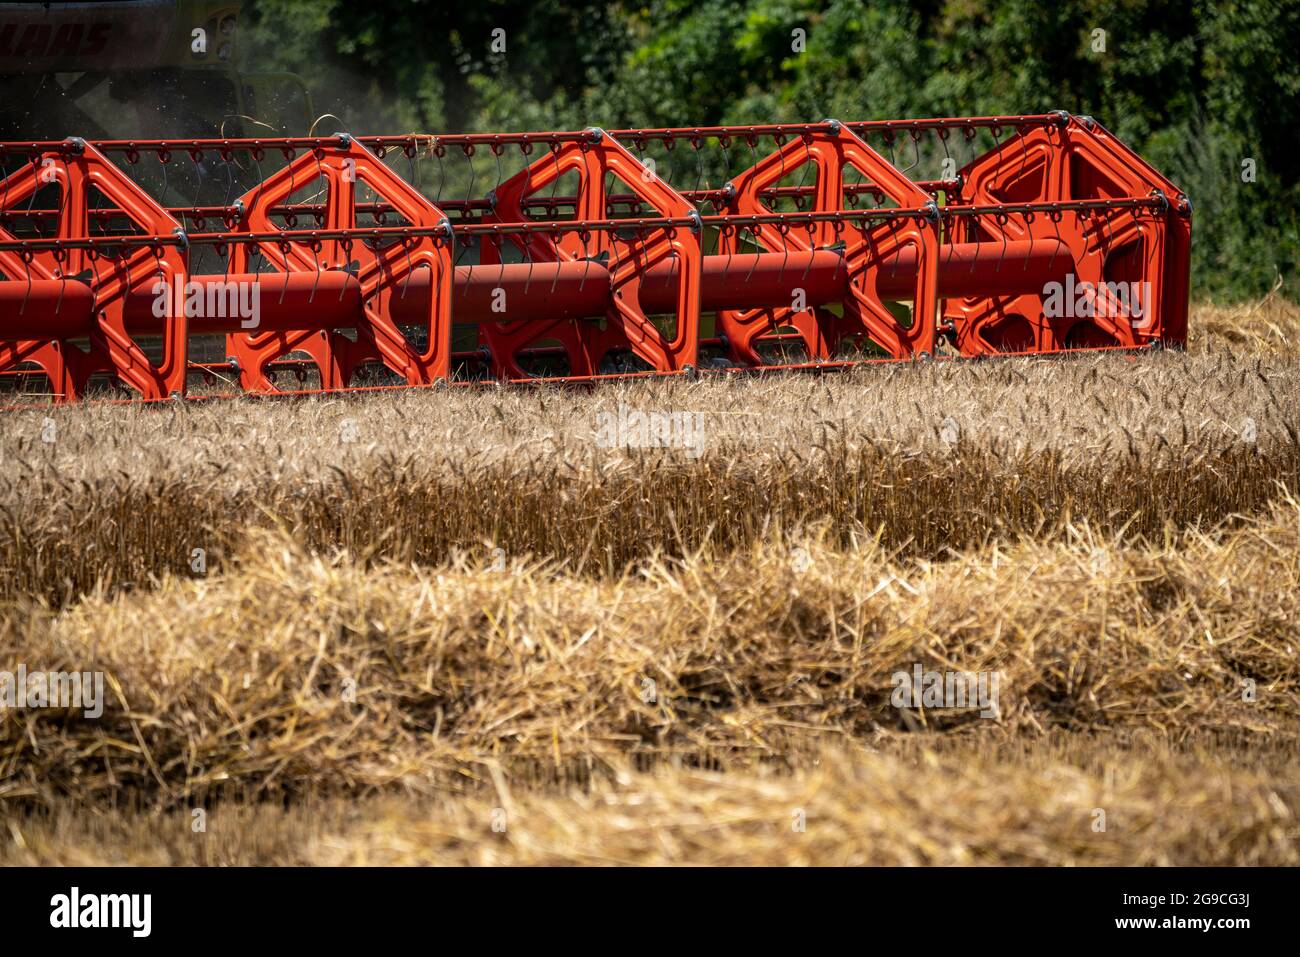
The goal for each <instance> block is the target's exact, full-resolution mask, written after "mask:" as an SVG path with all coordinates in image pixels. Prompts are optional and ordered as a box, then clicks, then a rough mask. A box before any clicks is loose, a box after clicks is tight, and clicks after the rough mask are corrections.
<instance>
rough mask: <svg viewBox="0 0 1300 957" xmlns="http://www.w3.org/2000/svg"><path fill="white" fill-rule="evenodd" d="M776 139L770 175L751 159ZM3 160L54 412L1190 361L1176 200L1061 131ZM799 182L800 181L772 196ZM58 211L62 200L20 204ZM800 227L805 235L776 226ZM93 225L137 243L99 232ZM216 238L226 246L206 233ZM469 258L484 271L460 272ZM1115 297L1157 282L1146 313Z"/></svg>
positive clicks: (927, 125)
mask: <svg viewBox="0 0 1300 957" xmlns="http://www.w3.org/2000/svg"><path fill="white" fill-rule="evenodd" d="M982 131H983V133H984V135H992V136H993V137H994V138H995V140H996V143H995V145H994V147H993V148H991V149H988V150H986V151H985V152H983V153H982V154H981V155H978V156H973V157H972V158H971V160H970V162H968V163H967V164H966V165H965V166H964V167H963V168H962V169H961V170H960V171H959V173H958V175H957V176H955V177H949V178H947V179H930V180H914V179H911V178H909V176H908V175H907V172H908V171H909V170H910V169H911V168H912V166H915V165H916V161H917V160H919V159H920V145H919V144H920V143H921V141H922V140H923V139H926V138H931V137H933V138H934V142H937V143H940V144H941V145H942V147H943V149H944V151H945V152H947V151H948V149H949V141H950V137H953V136H954V134H955V135H956V138H957V139H958V140H959V141H962V140H964V141H966V142H967V143H970V144H973V142H974V138H975V137H976V136H977V135H980V134H981V132H982ZM1003 133H1008V135H1007V136H1005V138H1003V136H1002V134H1003ZM868 138H878V139H879V140H880V141H881V142H882V144H883V146H884V148H885V149H884V151H885V152H888V153H889V154H890V159H886V158H885V156H884V155H883V153H882V152H881V151H878V150H877V149H874V148H873V147H872V146H871V145H869V144H868V142H867V139H868ZM900 138H906V140H907V141H908V143H909V144H910V146H911V149H912V150H913V151H914V152H915V157H916V159H915V160H914V161H913V163H912V164H911V166H908V167H904V168H900V167H899V166H898V165H896V163H895V162H893V161H892V160H893V159H894V154H895V151H896V147H897V143H898V140H899V139H900ZM769 139H770V140H771V141H772V142H773V145H774V148H773V149H772V150H771V151H769V152H767V153H766V155H763V154H761V153H759V152H758V144H759V143H760V142H763V141H765V140H769ZM657 143H662V144H663V145H664V146H665V147H672V146H675V145H680V144H687V145H688V146H689V148H691V149H693V150H704V149H722V150H725V149H727V148H728V147H729V145H730V144H732V143H742V144H744V145H745V146H747V147H748V148H749V150H750V151H751V152H753V155H754V156H755V158H756V162H754V163H753V165H752V166H751V167H750V168H748V169H746V170H743V171H741V172H740V173H738V174H736V175H734V176H732V177H731V180H730V182H728V183H726V184H725V185H723V186H721V187H706V188H700V187H699V185H698V184H697V185H696V186H695V188H692V189H687V190H680V191H679V190H677V189H674V188H673V186H672V185H671V184H670V183H668V182H666V181H665V180H664V179H663V178H662V177H661V176H659V175H657V174H656V173H655V172H654V171H653V169H652V168H651V167H649V166H647V165H646V164H645V163H643V162H642V161H641V160H640V159H638V157H637V155H635V154H634V153H633V152H632V151H631V150H632V149H633V148H635V149H636V150H637V152H642V151H643V150H644V149H645V147H646V145H647V144H657ZM539 147H540V148H541V152H540V153H539V155H537V156H536V157H535V158H534V157H531V156H529V157H528V160H527V161H526V165H525V167H524V168H523V169H522V170H521V171H520V172H519V173H517V174H516V175H514V176H512V177H509V178H507V179H505V180H504V181H501V182H497V183H496V184H495V185H494V187H493V188H492V189H491V190H488V191H486V192H485V194H484V195H465V196H463V197H461V198H458V199H455V200H446V201H442V200H437V201H432V200H430V199H429V198H428V197H427V196H426V195H424V194H423V193H422V192H421V191H420V190H419V189H417V188H416V187H415V186H414V185H412V184H411V183H410V182H408V181H407V180H406V179H404V178H403V177H402V176H400V175H398V174H397V173H396V172H394V170H393V169H391V168H390V167H389V165H388V164H387V163H385V161H384V156H385V154H386V153H388V152H389V151H392V150H401V151H402V152H403V153H404V154H405V155H406V156H407V157H411V158H412V160H414V159H415V158H417V157H421V156H428V155H433V156H437V157H438V158H439V162H441V158H442V157H443V156H444V155H445V154H446V152H447V151H449V150H450V151H454V150H457V149H459V150H462V151H463V152H464V153H465V154H466V156H469V155H471V154H472V153H473V151H474V150H475V149H476V148H477V149H489V150H491V151H492V153H494V154H495V155H496V157H497V158H498V168H499V158H500V157H501V155H502V154H503V153H504V152H505V151H507V150H513V149H518V150H520V151H522V152H523V153H524V154H526V155H528V154H532V153H533V152H534V151H535V150H538V148H539ZM907 148H908V145H906V144H905V145H904V146H903V149H904V151H905V152H906V151H907ZM148 154H153V155H155V156H156V157H157V158H158V160H159V161H160V162H163V163H166V162H170V161H172V155H173V154H176V155H178V156H183V155H186V154H188V155H189V156H190V157H191V158H193V159H195V160H196V161H197V160H198V159H200V158H203V157H208V158H209V159H211V158H213V157H215V158H218V159H219V160H220V161H222V162H226V163H232V162H237V161H238V159H239V158H240V157H246V158H251V159H253V160H255V161H256V165H257V166H258V167H259V168H260V164H261V162H262V160H263V159H264V158H265V157H267V156H268V155H270V156H272V157H273V158H280V157H282V158H283V159H282V165H281V166H280V168H279V169H276V170H275V171H274V172H272V173H271V175H269V176H267V177H265V179H263V180H262V181H261V182H257V183H256V184H254V185H253V186H252V187H251V188H249V189H247V190H246V191H245V192H244V193H243V195H242V196H241V197H240V198H239V200H237V201H236V202H233V203H230V204H228V205H224V206H217V207H178V208H175V209H167V208H164V207H163V206H162V205H160V204H159V203H158V202H157V201H156V200H154V199H153V198H151V197H150V196H149V194H148V193H147V192H146V191H145V190H144V189H143V188H142V187H141V186H140V185H139V184H138V183H137V182H136V181H135V180H134V179H133V178H132V176H130V175H128V171H129V170H130V169H131V168H132V167H133V165H134V164H136V163H137V162H138V161H139V159H140V157H141V156H142V155H148ZM15 157H17V158H18V164H17V168H16V169H15V168H14V166H15V164H14V162H13V160H14V158H15ZM759 157H761V158H759ZM0 158H3V159H5V160H7V166H6V169H7V170H10V172H9V173H8V175H7V176H6V177H5V178H4V179H3V180H0V272H3V274H4V278H3V279H2V280H0V375H3V374H8V375H13V374H14V373H15V372H16V371H18V370H30V369H32V368H36V369H38V370H39V371H40V373H42V374H43V376H44V377H45V378H46V379H47V380H48V383H49V393H50V394H51V395H52V396H53V397H54V398H55V399H56V400H58V401H68V400H72V399H76V398H78V397H79V396H81V395H83V394H84V393H85V391H86V388H87V386H88V384H89V383H90V380H91V377H92V376H95V375H97V374H104V375H107V376H109V377H112V378H116V379H117V380H118V381H119V382H121V383H123V384H125V385H126V386H128V387H129V388H130V389H131V390H132V391H133V392H135V393H136V394H137V395H138V396H140V397H142V398H144V399H149V400H153V399H163V398H168V397H174V396H184V395H186V393H187V376H189V375H191V374H201V375H205V376H207V375H216V374H221V375H223V377H225V375H226V373H234V374H236V375H237V378H238V382H239V385H240V386H241V387H242V389H243V390H245V391H247V392H250V393H275V392H277V391H279V390H278V387H277V384H276V374H277V373H278V372H280V371H283V370H289V371H292V372H294V373H296V374H298V375H301V374H302V373H303V371H304V370H305V369H313V370H315V371H316V373H317V374H318V375H319V380H320V388H321V389H322V390H340V389H346V388H349V387H351V386H352V385H353V384H354V383H355V381H356V380H357V379H358V374H359V373H360V371H361V370H362V369H363V368H366V367H374V366H379V367H382V368H384V369H386V370H388V372H389V373H390V375H391V376H392V377H393V378H394V379H396V380H397V381H398V382H400V383H405V384H406V385H410V386H418V385H430V384H433V383H436V382H439V381H447V380H452V379H455V378H456V377H457V376H462V375H465V374H469V375H471V376H473V377H482V376H488V377H491V378H493V379H496V380H499V381H536V380H538V379H545V380H547V381H565V382H572V381H603V380H604V379H605V378H606V377H607V376H606V373H607V372H608V371H610V369H611V368H613V369H614V370H615V371H617V372H622V373H632V374H641V373H649V374H659V375H680V374H692V373H693V372H694V370H695V369H697V368H698V367H699V365H700V361H701V356H704V355H706V353H707V355H711V356H715V357H716V356H718V355H721V357H722V359H723V361H724V364H725V365H726V366H727V367H728V369H729V370H730V371H741V370H745V369H754V370H762V369H772V368H788V369H801V368H823V369H830V368H843V367H848V366H851V365H852V364H853V362H855V361H871V360H870V359H869V357H863V356H862V355H861V353H860V352H859V351H856V350H860V349H862V348H863V347H874V351H875V352H877V353H879V355H880V356H882V357H884V358H887V359H893V360H900V359H907V358H913V357H918V356H926V355H935V354H936V352H942V350H943V348H944V347H949V348H951V349H954V350H955V351H956V353H957V354H958V355H964V356H977V355H987V354H994V353H1021V352H1027V353H1031V354H1032V353H1040V354H1041V353H1052V352H1061V351H1067V350H1073V349H1075V348H1128V349H1133V348H1140V347H1145V346H1147V345H1152V344H1157V343H1163V344H1170V345H1180V344H1182V343H1183V342H1184V341H1185V339H1186V334H1187V307H1188V294H1189V290H1188V283H1189V258H1190V237H1191V207H1190V203H1189V202H1188V200H1187V197H1186V196H1185V195H1183V194H1182V193H1181V192H1179V191H1178V189H1177V187H1175V186H1174V185H1173V184H1172V183H1170V182H1169V181H1168V180H1167V179H1165V178H1164V177H1162V176H1161V175H1160V174H1159V173H1157V172H1156V171H1155V170H1153V169H1152V168H1151V167H1150V166H1149V165H1147V164H1146V163H1145V162H1143V161H1142V160H1141V159H1140V158H1139V157H1138V156H1136V155H1135V154H1134V153H1133V152H1132V151H1131V150H1129V149H1127V148H1126V147H1125V146H1123V145H1122V144H1121V143H1119V142H1118V141H1116V140H1115V139H1114V137H1113V136H1111V135H1110V134H1109V133H1107V132H1106V131H1105V130H1104V129H1102V128H1101V127H1100V126H1099V125H1098V124H1097V123H1095V121H1093V120H1091V119H1089V118H1087V117H1074V116H1070V115H1068V114H1065V113H1055V114H1042V115H1035V116H1020V117H977V118H967V119H933V120H883V121H874V122H868V123H848V124H845V123H839V122H836V121H825V122H823V123H809V124H786V125H773V126H741V127H712V128H693V129H653V130H649V129H642V130H621V131H609V132H606V131H601V130H595V129H591V130H584V131H578V132H566V133H514V134H465V135H456V136H440V137H430V136H416V135H411V136H404V137H351V136H347V135H338V136H330V137H298V138H275V139H256V140H253V139H250V140H179V141H147V142H146V141H107V142H100V143H93V144H91V143H83V142H81V141H79V140H69V141H66V142H63V143H6V144H0ZM123 161H124V162H123ZM242 165H243V166H249V165H250V164H248V163H244V164H242ZM727 165H728V166H729V165H730V163H729V161H728V164H727ZM793 173H799V174H800V176H802V177H804V179H805V180H806V176H807V174H811V175H812V176H813V181H812V182H811V183H806V182H803V181H801V184H800V185H797V186H790V185H788V184H787V182H786V181H787V180H789V179H790V178H791V174H793ZM854 177H856V178H858V179H860V182H852V179H853V178H854ZM571 180H574V181H576V185H575V186H574V187H573V189H572V190H571V191H566V193H565V194H564V195H558V196H557V195H556V190H557V187H558V186H559V185H560V184H561V182H564V183H568V182H570V181H571ZM47 186H49V187H53V191H54V192H57V194H58V198H57V201H55V202H54V203H53V204H50V206H49V207H47V206H45V205H42V206H40V207H38V206H36V200H37V197H38V196H40V197H42V202H43V203H44V202H45V197H46V193H47V192H48V191H45V190H44V188H45V187H47ZM362 187H364V190H361V188H362ZM566 190H567V187H566ZM362 191H364V192H365V193H367V195H365V196H362V195H361V192H362ZM304 194H306V195H304ZM322 194H323V195H322ZM872 198H874V200H875V205H874V206H873V207H865V206H863V205H862V201H863V200H864V199H872ZM788 202H795V203H797V204H799V205H798V208H797V210H796V211H793V212H790V211H779V208H778V204H779V203H788ZM565 210H570V211H572V218H562V216H561V214H562V212H563V211H565ZM629 212H630V215H628V213H629ZM299 217H302V218H304V219H306V220H307V221H309V222H310V223H311V224H312V225H310V226H308V227H305V228H302V227H299V226H298V225H297V219H298V218H299ZM366 217H369V218H371V219H372V220H374V223H373V224H366V223H365V222H364V220H365V218H366ZM391 219H395V220H397V225H389V224H388V220H391ZM108 220H112V221H113V222H114V223H116V224H117V225H118V227H120V226H121V225H122V224H123V223H126V224H129V228H128V229H127V231H126V233H125V234H115V235H108V234H105V233H104V231H103V228H102V227H103V224H104V223H105V222H107V221H108ZM209 220H215V221H219V222H221V223H222V224H223V226H222V228H219V229H218V230H216V231H206V228H207V225H208V222H209ZM187 226H188V227H189V228H188V229H187V228H186V227H187ZM42 230H43V231H42ZM118 231H119V233H121V230H120V228H119V230H118ZM710 242H712V243H713V245H714V247H715V248H714V250H713V252H712V253H708V252H707V250H708V248H709V244H710ZM201 248H211V249H215V251H216V253H217V255H218V258H219V260H220V261H221V262H222V263H224V266H223V272H222V273H220V274H213V273H211V272H209V273H207V274H203V275H198V274H192V266H193V262H194V257H195V255H196V251H197V250H198V249H201ZM465 253H470V254H474V253H476V254H477V255H476V259H477V261H472V262H467V263H464V264H457V257H458V255H461V254H465ZM470 258H471V259H473V258H475V257H474V256H473V255H471V257H470ZM159 282H163V283H166V284H168V285H169V286H181V287H184V285H185V283H186V282H189V283H191V287H193V286H198V287H200V288H201V289H211V287H212V286H213V285H214V284H223V283H245V284H252V283H256V284H257V289H258V291H259V293H260V297H259V300H258V301H259V303H260V304H261V309H260V325H258V326H257V328H254V329H247V328H245V327H244V324H243V323H242V322H240V321H236V320H235V319H232V318H231V317H229V316H224V315H218V316H212V315H208V314H202V313H196V314H195V315H192V316H189V317H187V316H186V315H184V312H185V311H186V310H185V309H177V308H176V303H175V301H174V300H172V299H167V301H166V302H165V303H164V304H162V305H161V306H160V305H159V303H160V300H159V299H158V297H157V295H156V290H157V289H158V288H160V287H158V285H157V284H158V283H159ZM1052 282H1063V283H1066V284H1069V287H1070V288H1071V289H1074V288H1079V289H1083V290H1084V292H1083V293H1082V294H1081V298H1080V302H1081V303H1083V304H1084V305H1085V313H1086V312H1089V311H1091V312H1092V313H1093V314H1092V315H1084V316H1079V315H1048V314H1046V313H1048V312H1050V310H1049V309H1047V308H1046V306H1047V305H1048V300H1047V297H1046V295H1045V294H1046V292H1047V290H1048V289H1050V288H1052V287H1050V286H1049V285H1048V284H1049V283H1052ZM1108 283H1111V284H1114V283H1125V284H1127V283H1142V284H1145V285H1144V286H1143V287H1142V288H1143V289H1144V290H1147V291H1149V294H1148V297H1147V298H1146V299H1145V300H1144V301H1141V302H1142V304H1144V305H1145V309H1144V310H1143V311H1142V315H1141V316H1138V315H1135V314H1133V312H1132V311H1126V310H1125V309H1124V308H1122V306H1123V305H1124V303H1123V302H1120V301H1119V300H1117V299H1116V297H1115V296H1114V295H1113V294H1112V292H1111V291H1110V290H1111V289H1113V288H1118V287H1113V286H1112V287H1108V285H1107V284H1108ZM1120 291H1121V292H1122V291H1123V289H1120ZM900 302H901V303H903V304H905V308H901V309H900V308H899V307H898V306H896V305H893V304H895V303H900ZM900 317H902V318H900ZM709 321H712V323H713V326H714V332H713V334H712V335H710V334H709V333H708V332H707V324H708V322H709ZM454 324H455V325H463V324H474V325H476V326H477V332H476V334H475V335H476V339H477V343H478V349H477V350H473V351H465V350H463V349H462V351H461V352H458V353H453V351H452V342H453V330H454ZM214 332H216V333H222V334H224V336H225V342H226V360H225V362H220V361H203V362H191V361H190V358H191V357H190V355H189V345H190V340H191V337H192V336H196V335H202V334H206V333H214ZM765 344H784V345H786V346H790V345H796V344H797V345H798V346H799V347H800V349H801V351H802V352H803V353H804V354H805V355H806V359H801V360H799V361H784V362H783V361H777V362H773V361H771V360H769V359H766V358H765V356H764V348H765ZM147 353H148V354H147ZM846 353H847V354H848V355H849V356H850V358H849V359H846V358H845V355H846ZM149 354H156V355H158V356H160V358H158V360H157V361H150V358H149ZM853 356H857V358H856V359H854V358H852V357H853ZM543 360H544V361H543ZM714 361H716V359H715V360H714ZM476 370H477V371H476ZM24 374H26V372H24Z"/></svg>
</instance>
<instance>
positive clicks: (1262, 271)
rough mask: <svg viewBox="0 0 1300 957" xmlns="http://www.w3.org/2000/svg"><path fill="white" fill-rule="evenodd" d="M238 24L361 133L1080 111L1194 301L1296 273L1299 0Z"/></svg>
mask: <svg viewBox="0 0 1300 957" xmlns="http://www.w3.org/2000/svg"><path fill="white" fill-rule="evenodd" d="M246 19H248V20H250V21H251V23H252V30H251V35H250V37H249V40H251V42H250V43H246V44H245V51H244V52H245V55H246V57H247V60H248V62H249V63H256V64H257V66H258V68H271V67H274V68H278V69H287V70H291V71H294V72H297V73H299V74H300V75H302V76H303V78H304V79H305V80H306V81H307V83H308V84H309V86H311V87H312V89H313V90H314V92H315V97H316V103H317V106H318V109H319V110H320V111H325V110H328V111H330V112H332V113H335V114H338V115H339V116H340V117H343V118H344V121H345V122H346V123H347V124H348V125H349V126H350V127H351V128H353V129H356V130H358V131H372V130H380V129H383V130H385V131H392V130H407V129H420V130H443V131H456V130H487V129H511V128H517V129H547V128H573V127H582V126H589V125H599V126H608V127H614V126H654V125H704V124H717V123H759V122H779V121H796V120H797V121H806V120H820V119H823V118H826V117H830V116H834V117H839V118H843V119H858V118H862V119H867V118H893V117H922V116H939V115H972V114H981V113H1034V112H1042V111H1046V110H1052V109H1065V110H1069V111H1070V112H1072V113H1087V114H1091V115H1093V116H1095V117H1097V118H1098V119H1099V120H1100V121H1101V122H1102V123H1103V124H1104V125H1105V126H1106V127H1108V128H1109V129H1111V130H1112V131H1113V132H1115V133H1116V134H1117V135H1118V136H1119V137H1121V138H1122V139H1123V140H1124V141H1125V142H1127V143H1129V144H1130V145H1131V146H1133V147H1134V148H1135V149H1136V150H1137V151H1138V152H1140V153H1141V154H1142V155H1144V156H1145V157H1147V158H1148V159H1149V160H1150V161H1151V162H1152V163H1153V164H1154V165H1155V166H1156V167H1157V168H1159V169H1161V170H1162V171H1164V172H1166V173H1167V174H1168V175H1169V176H1170V177H1171V178H1172V179H1174V180H1175V181H1176V182H1178V183H1179V185H1180V186H1182V187H1183V188H1185V189H1186V190H1187V191H1188V193H1189V195H1190V196H1191V197H1192V199H1193V202H1194V203H1195V205H1196V226H1195V240H1194V264H1193V268H1194V279H1195V282H1196V284H1197V287H1198V292H1200V293H1202V294H1206V293H1210V294H1215V295H1221V296H1228V297H1240V296H1246V295H1256V294H1258V293H1260V292H1261V291H1263V290H1265V289H1267V288H1268V287H1270V286H1271V285H1272V284H1273V282H1274V281H1275V278H1276V277H1277V276H1279V275H1281V276H1283V277H1289V276H1291V275H1292V274H1293V273H1294V270H1295V268H1296V265H1297V262H1298V261H1300V233H1298V229H1297V209H1298V208H1300V185H1298V184H1300V157H1298V156H1297V136H1296V129H1297V121H1298V120H1300V63H1298V62H1297V58H1296V56H1295V53H1296V51H1297V50H1300V0H1222V2H1210V0H1191V2H1188V0H1056V2H1050V0H1043V2H1033V0H946V2H945V0H918V2H912V3H907V2H902V0H872V2H861V0H642V2H639V3H635V2H634V3H611V2H608V0H602V2H593V0H573V2H567V3H565V2H560V0H479V2H475V3H460V4H447V3H443V2H440V0H413V2H412V0H407V2H399V0H367V2H365V3H349V2H344V0H250V2H249V3H247V4H246ZM493 31H504V34H500V33H496V34H494V32H493ZM796 31H802V34H801V35H800V34H797V33H796ZM1097 31H1104V35H1102V34H1098V33H1097ZM800 36H802V40H803V42H802V44H800V43H798V42H797V40H798V39H799V38H800ZM1099 36H1102V37H1103V39H1104V49H1098V37H1099ZM494 40H496V41H497V44H496V46H497V47H498V48H497V49H494V46H493V42H494ZM502 40H504V44H505V49H504V50H500V49H499V47H500V41H502ZM1248 160H1250V161H1253V165H1254V170H1255V181H1254V182H1246V181H1243V164H1244V163H1245V162H1246V161H1248Z"/></svg>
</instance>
